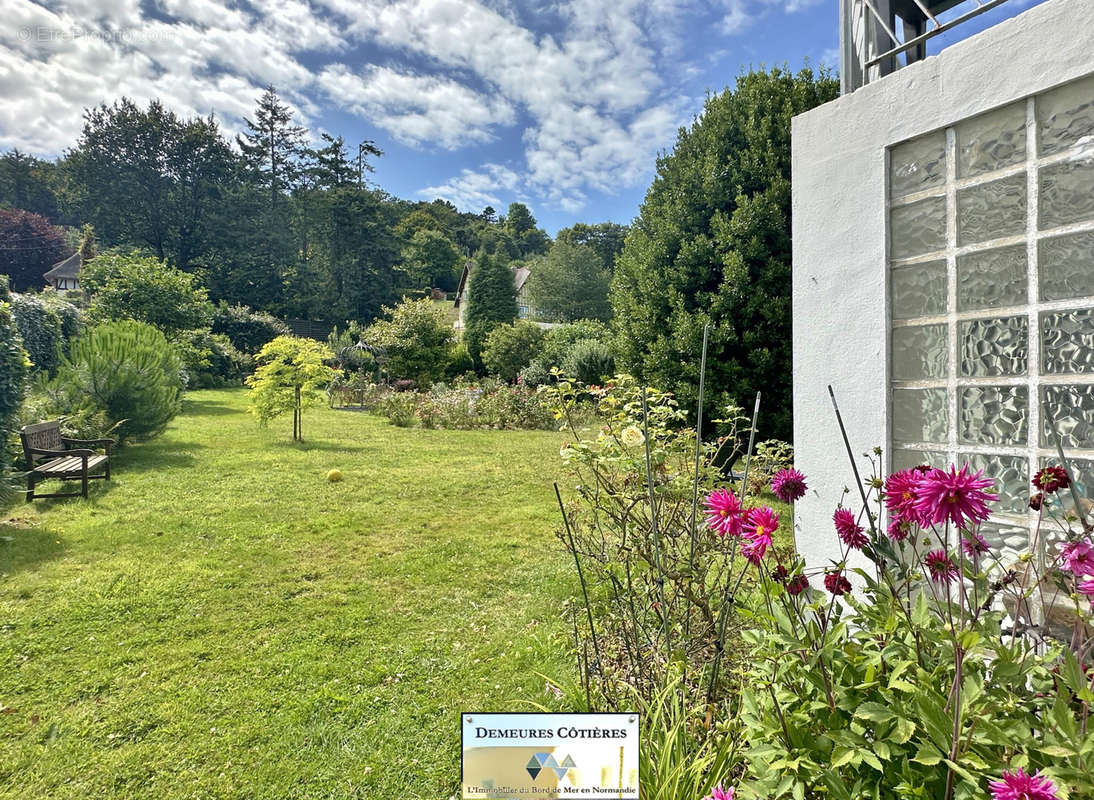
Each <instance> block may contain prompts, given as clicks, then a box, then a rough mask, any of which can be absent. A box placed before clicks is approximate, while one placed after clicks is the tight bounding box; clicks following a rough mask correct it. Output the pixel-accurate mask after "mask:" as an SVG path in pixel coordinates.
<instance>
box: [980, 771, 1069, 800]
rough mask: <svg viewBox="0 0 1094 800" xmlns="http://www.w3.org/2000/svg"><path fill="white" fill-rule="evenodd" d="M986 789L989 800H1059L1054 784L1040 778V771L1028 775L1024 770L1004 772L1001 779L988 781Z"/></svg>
mask: <svg viewBox="0 0 1094 800" xmlns="http://www.w3.org/2000/svg"><path fill="white" fill-rule="evenodd" d="M988 788H989V789H991V800H1059V798H1057V796H1056V784H1054V783H1053V782H1052V781H1050V780H1049V779H1048V778H1044V777H1042V776H1041V773H1040V771H1038V772H1034V773H1033V774H1032V775H1029V774H1028V773H1026V771H1025V770H1024V769H1017V770H1015V771H1014V772H1006V771H1005V770H1004V772H1003V777H1002V778H1001V779H1000V780H997V781H989V783H988Z"/></svg>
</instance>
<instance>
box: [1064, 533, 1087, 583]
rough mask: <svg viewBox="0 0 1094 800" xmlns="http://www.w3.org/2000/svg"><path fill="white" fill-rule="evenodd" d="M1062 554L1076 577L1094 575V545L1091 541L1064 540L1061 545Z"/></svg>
mask: <svg viewBox="0 0 1094 800" xmlns="http://www.w3.org/2000/svg"><path fill="white" fill-rule="evenodd" d="M1060 555H1061V556H1062V557H1063V559H1064V564H1065V565H1067V568H1068V570H1070V571H1071V574H1072V575H1074V576H1075V577H1076V578H1081V577H1082V576H1084V575H1094V546H1091V544H1090V542H1064V543H1063V544H1062V545H1060Z"/></svg>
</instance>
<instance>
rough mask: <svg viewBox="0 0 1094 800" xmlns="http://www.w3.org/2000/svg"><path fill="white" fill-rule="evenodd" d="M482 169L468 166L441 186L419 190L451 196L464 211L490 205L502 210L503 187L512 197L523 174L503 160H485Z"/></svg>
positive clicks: (424, 193)
mask: <svg viewBox="0 0 1094 800" xmlns="http://www.w3.org/2000/svg"><path fill="white" fill-rule="evenodd" d="M481 169H482V170H483V171H482V172H478V171H475V170H471V169H465V170H462V171H461V172H460V174H459V175H456V176H455V177H453V178H450V179H449V180H447V181H446V182H445V183H442V184H441V185H439V186H430V187H427V188H425V189H421V190H419V192H418V194H419V195H421V196H422V197H424V198H426V199H429V200H432V199H434V198H437V197H439V198H441V199H443V200H448V201H449V202H450V203H452V204H453V205H455V206H456V207H457V208H459V209H460V210H461V211H471V212H473V213H476V214H477V213H478V212H480V211H482V210H483V209H484V208H486V207H487V206H493V207H494V208H495V209H496V210H499V211H500V210H503V209H504V206H505V203H504V202H503V196H502V194H501V191H504V192H505V196H508V197H511V196H512V195H513V193H514V192H515V191H517V189H518V187H519V186H520V183H521V180H520V176H519V175H518V174H517V173H516V172H514V171H513V170H511V169H509V168H508V167H506V166H503V165H501V164H483V165H482V168H481Z"/></svg>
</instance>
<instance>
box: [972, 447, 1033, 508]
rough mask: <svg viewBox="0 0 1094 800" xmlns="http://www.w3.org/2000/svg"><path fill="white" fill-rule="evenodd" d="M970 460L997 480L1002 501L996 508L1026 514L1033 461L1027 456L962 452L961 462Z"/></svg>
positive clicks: (987, 476)
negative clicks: (1030, 465) (1030, 468)
mask: <svg viewBox="0 0 1094 800" xmlns="http://www.w3.org/2000/svg"><path fill="white" fill-rule="evenodd" d="M966 461H967V462H968V463H969V466H970V467H971V468H972V469H973V470H974V471H975V470H983V472H984V477H985V478H991V479H992V480H993V481H994V482H995V489H994V491H995V493H996V494H998V495H999V500H998V501H997V502H996V503H995V504H994V505H993V506H992V511H993V512H995V511H1000V512H1004V513H1009V514H1022V513H1024V512H1025V511H1026V510H1027V509H1028V508H1029V460H1028V459H1026V458H1024V457H1023V456H1003V455H995V454H992V455H985V454H984V453H959V454H958V456H957V463H958V464H964V463H965V462H966Z"/></svg>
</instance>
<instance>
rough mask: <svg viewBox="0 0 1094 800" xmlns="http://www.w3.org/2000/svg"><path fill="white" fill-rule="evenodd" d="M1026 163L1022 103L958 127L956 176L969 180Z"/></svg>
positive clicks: (1023, 109) (1023, 102) (984, 115)
mask: <svg viewBox="0 0 1094 800" xmlns="http://www.w3.org/2000/svg"><path fill="white" fill-rule="evenodd" d="M1025 160H1026V103H1025V101H1022V102H1020V103H1015V104H1014V105H1010V106H1007V107H1006V108H1001V109H999V110H998V111H992V112H990V113H987V114H981V115H980V116H979V117H974V118H973V119H969V120H965V121H964V122H962V123H960V124H959V125H958V126H957V177H959V178H968V177H970V176H972V175H980V174H981V173H984V172H991V171H993V170H997V169H1002V168H1003V167H1009V166H1011V165H1012V164H1018V163H1021V162H1022V161H1025Z"/></svg>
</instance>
